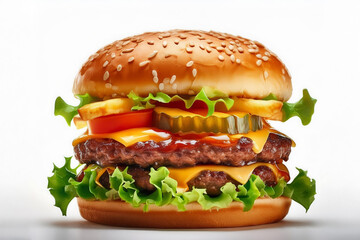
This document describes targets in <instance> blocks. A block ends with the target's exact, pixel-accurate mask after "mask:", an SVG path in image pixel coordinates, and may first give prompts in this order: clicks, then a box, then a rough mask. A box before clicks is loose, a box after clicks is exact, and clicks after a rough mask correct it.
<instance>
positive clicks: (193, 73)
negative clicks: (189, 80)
mask: <svg viewBox="0 0 360 240" xmlns="http://www.w3.org/2000/svg"><path fill="white" fill-rule="evenodd" d="M196 74H197V70H196V68H194V69H193V70H192V75H193V76H194V77H196Z"/></svg>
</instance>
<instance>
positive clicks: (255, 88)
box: [73, 30, 292, 101]
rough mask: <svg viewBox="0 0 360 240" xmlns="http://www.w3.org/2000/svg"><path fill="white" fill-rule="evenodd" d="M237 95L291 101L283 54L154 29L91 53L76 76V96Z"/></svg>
mask: <svg viewBox="0 0 360 240" xmlns="http://www.w3.org/2000/svg"><path fill="white" fill-rule="evenodd" d="M204 86H207V87H211V88H215V89H217V90H220V91H222V92H224V93H226V94H228V95H229V96H231V97H235V96H236V97H242V98H252V99H262V98H264V97H266V96H268V95H269V94H270V93H272V94H274V95H275V96H276V97H277V98H278V100H280V101H287V100H288V99H289V98H290V96H291V93H292V85H291V78H290V75H289V73H288V71H287V69H286V67H285V66H284V64H283V63H282V62H281V61H280V60H279V58H278V57H277V56H276V55H274V54H273V53H272V52H270V51H269V50H268V49H267V48H265V47H264V46H263V45H262V44H260V43H259V42H256V41H251V40H249V39H246V38H242V37H239V36H233V35H230V34H225V33H218V32H204V31H186V30H171V31H166V32H149V33H144V34H141V35H137V36H133V37H128V38H125V39H122V40H118V41H115V42H113V43H112V44H110V45H107V46H105V47H104V48H102V49H100V50H99V51H97V52H96V53H95V54H94V55H92V56H90V58H89V59H88V61H87V62H86V63H85V64H84V65H83V67H82V68H81V70H80V72H79V74H78V75H77V77H76V78H75V81H74V86H73V92H74V94H85V93H89V94H90V95H91V96H94V97H99V98H101V99H109V98H115V97H121V96H126V95H127V94H128V93H130V92H131V91H134V92H135V93H137V94H139V95H141V96H147V95H148V94H149V93H156V92H159V91H161V92H164V93H166V94H169V95H174V94H181V95H195V94H196V93H198V92H199V91H200V90H201V88H202V87H204Z"/></svg>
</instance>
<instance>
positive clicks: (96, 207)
mask: <svg viewBox="0 0 360 240" xmlns="http://www.w3.org/2000/svg"><path fill="white" fill-rule="evenodd" d="M78 205H79V209H80V214H81V216H82V217H83V218H85V219H86V220H88V221H91V222H95V223H100V224H106V225H112V226H120V227H142V228H143V227H148V228H220V227H241V226H253V225H259V224H267V223H273V222H278V221H280V220H281V219H283V218H284V217H285V216H286V214H287V213H288V211H289V208H290V205H291V199H290V198H287V197H279V198H275V199H271V198H258V199H257V200H256V201H255V204H254V206H253V208H252V209H251V210H250V211H247V212H244V211H243V204H242V203H239V202H232V203H231V204H230V206H229V207H228V208H222V209H213V210H202V208H201V206H200V205H199V204H197V203H190V204H188V205H187V207H186V208H187V211H185V212H179V211H177V208H176V207H175V206H173V205H166V206H161V207H158V206H151V207H150V211H149V212H143V209H142V207H139V208H134V207H132V206H131V205H130V204H128V203H125V202H123V201H120V200H118V201H91V200H85V199H82V198H78Z"/></svg>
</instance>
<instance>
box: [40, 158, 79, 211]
mask: <svg viewBox="0 0 360 240" xmlns="http://www.w3.org/2000/svg"><path fill="white" fill-rule="evenodd" d="M70 163H71V157H68V158H67V157H66V158H65V164H64V166H62V167H61V168H59V167H57V166H56V165H55V164H54V169H53V171H52V172H53V175H52V176H51V177H48V186H47V187H48V189H49V191H50V193H51V195H53V196H54V198H55V206H56V207H59V208H60V210H61V213H62V215H66V210H67V207H68V205H69V203H70V202H71V200H72V199H73V198H74V197H76V195H77V194H76V190H75V188H74V187H73V186H72V185H70V184H69V180H70V179H75V178H76V168H71V166H70Z"/></svg>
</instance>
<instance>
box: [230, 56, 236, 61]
mask: <svg viewBox="0 0 360 240" xmlns="http://www.w3.org/2000/svg"><path fill="white" fill-rule="evenodd" d="M230 60H231V62H235V56H234V55H233V54H232V55H231V56H230Z"/></svg>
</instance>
